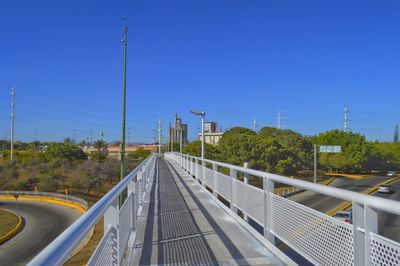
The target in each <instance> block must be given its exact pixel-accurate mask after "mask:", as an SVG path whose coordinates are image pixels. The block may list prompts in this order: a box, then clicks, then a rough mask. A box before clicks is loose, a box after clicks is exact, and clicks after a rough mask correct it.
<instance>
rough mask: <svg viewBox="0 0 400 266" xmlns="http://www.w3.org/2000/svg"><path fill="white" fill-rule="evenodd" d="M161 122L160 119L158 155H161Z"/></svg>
mask: <svg viewBox="0 0 400 266" xmlns="http://www.w3.org/2000/svg"><path fill="white" fill-rule="evenodd" d="M161 131H162V120H161V117H160V122H159V123H158V153H159V154H161V141H162V134H161Z"/></svg>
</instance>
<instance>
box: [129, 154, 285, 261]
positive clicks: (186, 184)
mask: <svg viewBox="0 0 400 266" xmlns="http://www.w3.org/2000/svg"><path fill="white" fill-rule="evenodd" d="M180 169H181V168H180V167H179V166H178V165H177V164H176V163H175V162H172V161H167V160H165V159H158V160H157V163H156V174H155V178H154V180H153V182H152V184H151V189H150V193H148V194H147V197H146V199H145V203H144V209H143V212H142V216H141V218H139V227H138V230H137V232H138V234H137V236H136V245H135V249H134V254H133V260H132V262H133V263H132V264H133V265H152V264H153V265H154V264H179V265H182V264H183V265H185V264H186V265H282V264H286V263H283V261H282V260H281V259H280V258H278V256H277V255H275V254H274V253H273V252H271V250H269V249H268V248H267V247H266V246H265V245H264V244H262V243H260V242H259V241H258V240H257V239H256V238H255V237H253V236H252V235H251V234H249V233H248V231H247V230H246V229H245V228H243V227H242V226H241V225H240V224H239V223H237V222H236V220H235V219H234V218H233V217H231V216H230V215H229V214H228V213H227V212H226V211H225V210H223V209H222V207H221V206H219V205H218V204H217V203H215V201H214V200H212V199H211V198H210V195H208V194H207V192H206V191H205V190H204V188H202V187H201V185H200V184H199V183H197V182H196V181H195V180H194V179H193V178H192V177H191V176H189V175H188V174H187V173H186V172H185V171H183V170H180ZM273 248H274V247H273ZM274 251H275V252H276V248H274Z"/></svg>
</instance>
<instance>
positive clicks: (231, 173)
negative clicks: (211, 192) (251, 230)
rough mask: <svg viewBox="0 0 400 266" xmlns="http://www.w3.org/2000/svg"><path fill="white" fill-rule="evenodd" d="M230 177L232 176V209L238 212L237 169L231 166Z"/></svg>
mask: <svg viewBox="0 0 400 266" xmlns="http://www.w3.org/2000/svg"><path fill="white" fill-rule="evenodd" d="M229 170H230V177H231V199H230V200H231V202H230V206H231V210H232V211H233V212H234V213H236V214H237V207H236V182H235V181H236V179H237V171H236V170H234V169H232V168H230V169H229Z"/></svg>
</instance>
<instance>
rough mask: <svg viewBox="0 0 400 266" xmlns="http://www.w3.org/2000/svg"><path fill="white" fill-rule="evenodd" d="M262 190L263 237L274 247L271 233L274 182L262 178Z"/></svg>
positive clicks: (273, 237)
mask: <svg viewBox="0 0 400 266" xmlns="http://www.w3.org/2000/svg"><path fill="white" fill-rule="evenodd" d="M263 189H264V237H265V238H266V239H268V241H269V242H271V243H272V244H274V245H275V236H274V235H273V234H272V233H271V209H272V208H271V197H270V194H272V193H274V182H273V181H271V180H270V179H269V178H266V177H264V178H263Z"/></svg>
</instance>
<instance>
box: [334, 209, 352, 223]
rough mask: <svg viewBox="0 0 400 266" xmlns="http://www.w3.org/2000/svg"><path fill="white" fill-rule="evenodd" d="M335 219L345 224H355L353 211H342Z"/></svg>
mask: <svg viewBox="0 0 400 266" xmlns="http://www.w3.org/2000/svg"><path fill="white" fill-rule="evenodd" d="M333 217H335V218H336V219H338V220H340V221H342V222H345V223H349V224H351V223H353V214H352V212H351V211H340V212H337V213H336V214H335V216H333Z"/></svg>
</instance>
